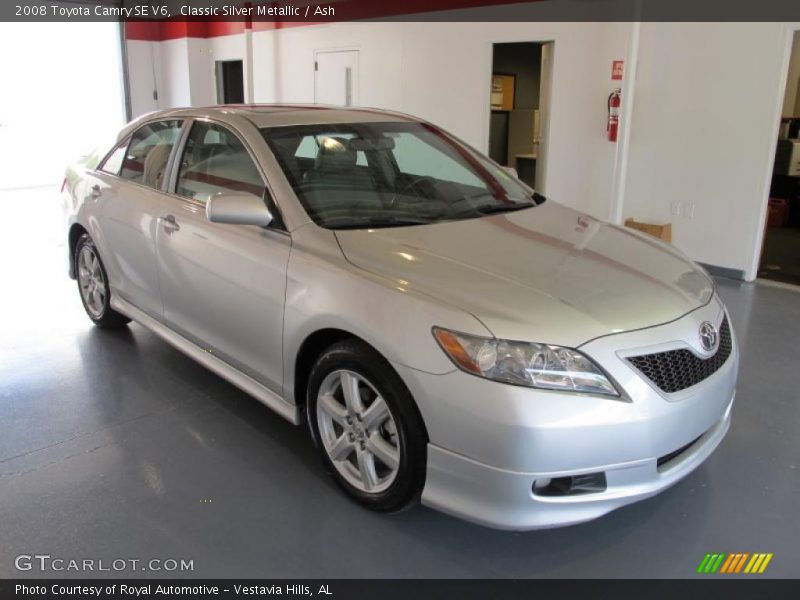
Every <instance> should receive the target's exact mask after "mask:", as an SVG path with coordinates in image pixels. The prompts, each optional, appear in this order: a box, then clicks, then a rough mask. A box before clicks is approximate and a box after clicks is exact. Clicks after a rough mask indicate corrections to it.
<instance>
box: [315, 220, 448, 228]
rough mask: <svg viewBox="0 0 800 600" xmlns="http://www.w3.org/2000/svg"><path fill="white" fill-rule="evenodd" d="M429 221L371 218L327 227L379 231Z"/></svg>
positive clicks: (427, 221)
mask: <svg viewBox="0 0 800 600" xmlns="http://www.w3.org/2000/svg"><path fill="white" fill-rule="evenodd" d="M433 222H434V221H431V220H430V219H413V218H402V219H401V218H397V217H380V218H379V217H373V218H371V219H363V220H359V221H348V222H345V223H342V224H340V225H328V228H329V229H373V228H374V229H379V228H382V227H409V226H411V225H430V224H431V223H433Z"/></svg>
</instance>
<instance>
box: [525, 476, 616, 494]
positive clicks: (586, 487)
mask: <svg viewBox="0 0 800 600" xmlns="http://www.w3.org/2000/svg"><path fill="white" fill-rule="evenodd" d="M605 491H606V474H605V473H586V474H582V475H571V476H569V477H553V478H550V479H537V480H536V481H534V482H533V493H534V494H535V495H536V496H550V497H552V496H577V495H580V494H596V493H598V492H605Z"/></svg>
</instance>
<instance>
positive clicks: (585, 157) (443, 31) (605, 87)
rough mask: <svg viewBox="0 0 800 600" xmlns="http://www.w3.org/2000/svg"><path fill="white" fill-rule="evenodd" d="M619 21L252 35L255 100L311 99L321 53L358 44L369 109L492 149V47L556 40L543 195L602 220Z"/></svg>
mask: <svg viewBox="0 0 800 600" xmlns="http://www.w3.org/2000/svg"><path fill="white" fill-rule="evenodd" d="M628 27H629V25H628V24H625V23H623V24H619V23H335V24H330V25H319V26H314V27H295V28H287V29H282V30H274V31H267V32H257V33H254V34H253V56H254V91H255V100H256V101H258V102H312V101H313V99H314V53H315V52H316V51H318V50H330V49H337V48H339V49H343V48H354V49H358V50H359V80H360V89H359V90H358V95H359V98H360V103H361V104H362V105H365V106H371V107H378V108H388V109H394V110H400V111H403V112H408V113H411V114H414V115H416V116H419V117H422V118H425V119H428V120H430V121H432V122H434V123H436V124H437V125H440V126H442V127H444V128H445V129H447V130H449V131H451V132H452V133H454V134H455V135H457V136H459V137H461V138H462V139H464V140H465V141H467V142H468V143H470V144H472V145H474V146H475V147H477V148H479V149H481V150H483V151H486V150H488V145H489V88H490V80H491V56H492V49H491V44H492V43H493V42H513V41H538V42H546V41H554V42H555V55H554V60H555V66H554V79H553V102H552V105H553V110H552V115H551V121H550V140H549V146H548V151H549V154H548V157H549V158H548V161H549V162H548V174H547V189H546V190H545V191H546V193H547V194H548V195H549V196H551V197H553V198H555V199H557V200H558V201H559V202H563V203H564V204H567V205H570V206H574V207H576V208H579V209H581V210H585V211H587V212H589V213H591V214H593V215H595V216H598V217H600V218H604V219H605V218H609V216H610V214H611V171H612V169H613V161H614V153H615V151H616V148H615V145H614V144H612V143H609V142H607V141H605V117H606V106H605V102H606V98H607V96H608V93H609V91H610V90H611V88H612V87H613V85H612V82H611V81H610V73H611V61H612V60H614V59H619V58H623V57H624V55H625V44H626V34H627V30H628Z"/></svg>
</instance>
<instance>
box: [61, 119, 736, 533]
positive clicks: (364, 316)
mask: <svg viewBox="0 0 800 600" xmlns="http://www.w3.org/2000/svg"><path fill="white" fill-rule="evenodd" d="M109 146H110V147H109V148H104V149H103V151H102V152H99V153H96V154H94V155H91V156H89V157H87V158H85V159H84V160H82V161H81V162H80V163H77V164H76V165H73V166H72V167H70V168H69V169H68V171H67V177H66V179H65V181H64V185H63V187H62V192H63V193H62V195H63V200H64V202H65V204H66V210H67V215H68V219H67V220H68V222H67V231H66V232H65V233H66V235H67V237H68V241H69V261H70V267H69V268H70V275H71V276H72V277H74V278H75V279H77V283H78V289H79V292H80V296H81V299H82V301H83V304H84V307H85V309H86V312H87V314H88V315H89V318H90V319H91V320H92V321H94V323H95V324H96V325H98V326H99V327H102V328H112V327H120V326H125V325H126V324H127V323H128V322H129V321H130V320H131V319H132V320H135V321H136V322H138V323H139V324H141V325H142V326H144V327H146V328H148V329H150V330H152V331H153V332H155V333H156V334H158V335H159V336H161V337H162V338H163V339H164V340H166V341H167V342H169V343H170V344H172V345H174V346H175V347H176V348H178V349H179V350H181V351H183V352H185V353H186V354H188V355H189V356H191V357H193V358H194V359H196V360H197V361H198V362H200V363H202V364H203V365H205V366H206V367H207V368H209V369H211V370H212V371H215V372H216V373H218V374H219V375H221V376H222V377H224V378H226V379H228V380H229V381H231V382H232V383H234V384H235V385H237V386H239V387H240V388H242V389H243V390H245V391H247V392H249V393H250V394H252V395H253V396H254V397H255V398H257V399H258V400H260V401H261V402H263V403H264V404H266V405H267V406H269V407H270V408H272V409H274V410H275V411H276V412H277V413H278V414H280V415H281V416H283V417H285V418H286V419H288V420H289V421H291V422H292V423H295V424H297V425H300V424H302V423H306V424H307V426H308V429H309V431H310V433H311V437H312V438H313V440H314V443H315V444H316V446H317V447H318V449H319V452H320V455H321V457H322V460H323V462H324V464H325V466H326V467H327V469H328V470H329V471H330V473H331V474H332V476H333V477H334V479H335V480H336V481H337V482H338V484H339V485H340V486H341V488H342V489H343V490H344V491H345V492H346V493H347V494H349V495H350V496H351V497H352V498H354V499H355V500H356V501H358V502H360V503H361V504H363V505H364V506H366V507H369V508H371V509H374V510H377V511H384V512H392V511H399V510H402V509H404V508H407V507H411V506H413V505H415V504H417V503H418V502H420V501H421V502H422V503H423V504H426V505H428V506H431V507H434V508H436V509H439V510H442V511H444V512H447V513H450V514H453V515H456V516H459V517H462V518H464V519H469V520H471V521H475V522H478V523H482V524H485V525H488V526H491V527H498V528H506V529H535V528H542V527H553V526H558V525H566V524H570V523H578V522H581V521H586V520H589V519H593V518H596V517H598V516H600V515H603V514H605V513H607V512H609V511H611V510H613V509H615V508H618V507H620V506H623V505H625V504H628V503H630V502H634V501H636V500H640V499H643V498H647V497H649V496H652V495H654V494H656V493H658V492H660V491H661V490H664V489H665V488H667V487H668V486H670V485H672V484H674V483H675V482H677V481H678V480H680V479H681V478H682V477H684V476H686V475H687V474H688V473H690V472H691V471H692V470H693V469H695V468H696V467H698V466H699V465H700V464H701V463H702V462H703V461H704V460H705V459H706V458H707V457H708V456H709V455H710V454H711V452H712V451H713V450H714V449H715V448H716V447H717V445H718V444H719V443H720V441H721V440H722V438H723V436H724V435H725V433H726V431H727V429H728V425H729V421H730V412H731V405H732V402H733V397H734V391H735V383H736V374H737V363H738V349H737V345H736V340H735V337H734V333H733V330H732V328H731V324H730V321H729V317H728V315H727V312H726V309H725V307H724V306H723V304H722V301H721V300H720V298H719V296H718V295H717V294H716V292H715V288H714V283H713V281H712V280H711V279H710V278H709V276H708V275H707V274H706V273H705V272H704V271H703V270H702V269H701V268H699V267H698V266H697V265H695V264H693V263H692V262H691V261H690V260H688V259H687V258H686V257H685V256H684V255H683V254H681V253H680V252H679V251H678V250H676V249H675V248H673V247H672V246H669V245H667V244H665V243H662V242H660V241H658V240H655V239H652V238H649V237H645V236H643V235H641V234H638V233H636V232H633V231H630V230H627V229H623V228H620V227H617V226H614V225H610V224H607V223H603V222H600V221H598V220H596V219H594V218H592V217H589V216H587V215H585V214H581V213H579V212H577V211H574V210H572V209H569V208H566V207H564V206H561V205H559V204H557V203H556V202H554V201H552V200H546V199H545V198H544V197H542V196H541V195H539V194H537V193H536V192H534V190H532V189H531V188H529V187H528V186H527V185H525V184H524V183H522V182H521V181H520V180H518V179H517V178H516V177H515V175H514V173H513V172H510V170H507V169H505V168H503V167H500V166H498V165H497V164H495V163H494V162H492V161H491V160H489V159H488V158H486V157H485V156H483V155H482V154H481V153H479V152H477V151H475V150H474V149H472V148H470V147H469V146H467V145H466V144H464V143H463V142H461V141H459V140H458V139H456V138H455V137H453V136H452V135H450V134H448V133H446V132H444V131H442V130H441V129H439V128H438V127H436V126H434V125H432V124H430V123H427V122H425V121H421V120H419V119H415V118H412V117H409V116H408V115H404V114H398V113H390V112H384V111H376V110H371V109H356V108H349V109H335V108H327V107H320V106H289V105H275V106H267V105H263V106H220V107H214V108H199V109H180V110H170V111H163V112H158V113H153V114H150V115H146V116H145V117H142V118H140V119H139V120H137V121H134V122H133V123H130V124H129V125H128V126H126V127H125V128H124V129H123V130H122V131H121V132H120V133H119V135H118V136H117V138H116V141H115V142H113V144H109Z"/></svg>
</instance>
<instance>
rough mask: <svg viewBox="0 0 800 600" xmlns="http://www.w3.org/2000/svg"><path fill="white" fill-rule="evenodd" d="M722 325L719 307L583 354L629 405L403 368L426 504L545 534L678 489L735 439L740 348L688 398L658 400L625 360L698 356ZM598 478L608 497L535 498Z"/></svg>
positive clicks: (592, 346) (588, 347)
mask: <svg viewBox="0 0 800 600" xmlns="http://www.w3.org/2000/svg"><path fill="white" fill-rule="evenodd" d="M723 315H724V308H723V307H722V305H721V303H719V301H718V300H716V299H714V300H712V302H711V303H709V305H707V306H705V307H703V308H701V309H698V310H697V311H694V312H693V313H690V314H689V315H686V316H685V317H683V318H681V319H679V320H677V321H674V322H673V323H669V324H666V325H662V326H659V327H655V328H652V329H649V330H644V331H636V332H629V333H623V334H618V335H614V336H609V337H607V338H601V339H599V340H595V341H593V342H590V343H588V344H585V345H584V346H582V347H581V350H582V351H583V352H585V353H586V354H587V355H589V356H591V357H592V358H594V359H595V360H597V361H598V362H599V363H600V364H601V365H603V367H604V368H606V370H607V371H608V372H609V373H610V374H611V376H612V377H614V379H615V380H616V381H617V382H618V383H619V384H620V385H621V386H622V387H623V389H624V390H625V392H626V394H627V395H628V396H629V399H630V401H629V402H628V401H623V400H614V399H608V398H601V397H597V396H588V395H575V394H561V393H557V392H549V391H541V390H534V389H530V388H525V387H516V386H510V385H504V384H500V383H496V382H492V381H488V380H485V379H481V378H478V377H474V376H472V375H469V374H466V373H463V372H461V371H454V372H451V373H448V374H445V375H432V374H428V373H423V372H420V371H416V370H413V369H409V368H407V367H403V366H401V365H395V368H396V369H397V370H398V372H399V373H400V375H401V376H402V377H403V379H404V380H405V381H406V383H407V385H408V386H409V388H410V390H411V392H412V394H413V395H414V397H415V398H416V399H417V403H418V405H419V408H420V412H421V413H422V416H423V419H424V420H425V424H426V427H427V428H428V434H429V437H430V444H429V446H428V469H427V476H426V484H425V488H424V490H423V494H422V502H423V503H424V504H426V505H428V506H431V507H432V508H436V509H438V510H441V511H443V512H446V513H450V514H453V515H455V516H458V517H461V518H464V519H467V520H470V521H474V522H477V523H480V524H483V525H487V526H490V527H496V528H501V529H517V530H522V529H538V528H546V527H555V526H561V525H569V524H573V523H579V522H582V521H587V520H590V519H593V518H596V517H599V516H601V515H603V514H605V513H607V512H609V511H611V510H614V509H615V508H619V507H620V506H624V505H626V504H629V503H631V502H635V501H637V500H641V499H644V498H647V497H650V496H653V495H655V494H657V493H658V492H660V491H662V490H664V489H666V488H667V487H669V486H671V485H673V484H674V483H676V482H677V481H679V480H680V479H681V478H683V477H685V476H686V475H688V474H689V473H691V472H692V471H693V470H694V469H695V468H697V467H698V466H699V465H700V464H701V463H702V462H703V461H704V460H705V459H706V458H707V457H708V456H709V455H710V454H711V453H712V452H713V451H714V449H715V448H716V447H717V446H718V445H719V443H720V442H721V441H722V439H723V437H724V436H725V433H726V432H727V430H728V427H729V424H730V413H731V406H732V403H733V397H734V394H735V384H736V373H737V370H738V347H737V344H736V341H735V339H734V342H733V349H732V352H731V355H730V357H729V358H728V360H727V361H726V362H725V364H724V365H723V366H722V367H721V368H720V369H719V370H718V371H717V372H716V373H714V374H713V375H712V376H711V377H709V378H707V379H706V380H704V381H702V382H700V383H698V384H697V385H694V386H692V387H691V388H688V389H686V390H684V391H682V392H679V393H677V394H669V395H666V394H663V393H662V392H660V391H659V390H657V389H656V388H655V386H653V385H652V384H650V383H649V382H647V381H646V380H645V379H643V378H642V377H641V375H639V374H638V373H637V372H636V371H635V370H634V369H633V368H632V367H631V366H630V364H629V363H628V362H627V361H626V360H625V356H630V355H631V354H632V353H645V352H650V351H651V350H652V349H654V348H655V349H657V350H658V351H661V350H665V349H669V348H677V347H686V346H691V342H693V341H694V340H695V339H696V338H697V331H698V326H699V323H702V322H703V321H704V320H709V321H712V322H715V323H719V322H720V321H721V320H722V317H723ZM654 340H655V341H654ZM663 340H671V341H669V342H664V341H663ZM678 450H681V452H680V453H679V454H677V455H675V456H672V455H673V453H675V452H676V451H678ZM670 457H671V458H670ZM668 458H669V460H667V459H668ZM659 459H661V463H662V464H660V465H659ZM594 473H604V475H605V483H606V485H605V489H604V490H602V491H594V492H591V493H584V494H568V495H561V496H544V495H541V494H539V493H535V492H534V490H533V486H534V482H536V481H541V480H546V479H554V478H562V477H569V476H577V475H587V474H594Z"/></svg>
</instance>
